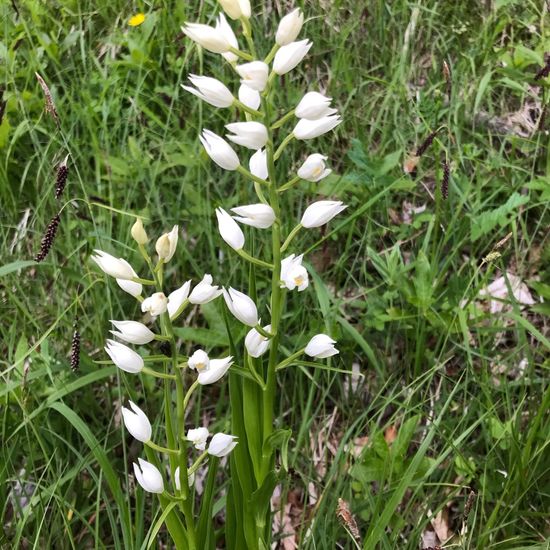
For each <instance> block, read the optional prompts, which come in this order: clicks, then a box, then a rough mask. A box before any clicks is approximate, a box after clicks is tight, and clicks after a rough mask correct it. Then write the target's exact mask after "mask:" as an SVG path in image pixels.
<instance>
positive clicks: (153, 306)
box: [141, 292, 168, 317]
mask: <svg viewBox="0 0 550 550" xmlns="http://www.w3.org/2000/svg"><path fill="white" fill-rule="evenodd" d="M167 307H168V298H167V297H166V296H165V295H164V294H163V293H162V292H155V293H154V294H151V296H149V298H145V300H143V302H141V311H143V313H149V314H150V315H151V317H158V316H159V315H161V314H162V313H164V312H165V311H166V309H167Z"/></svg>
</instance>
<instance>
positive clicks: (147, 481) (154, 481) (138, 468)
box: [134, 458, 164, 493]
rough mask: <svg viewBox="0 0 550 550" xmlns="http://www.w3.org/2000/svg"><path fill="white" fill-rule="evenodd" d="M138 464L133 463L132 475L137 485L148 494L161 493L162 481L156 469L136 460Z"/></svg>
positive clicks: (162, 489) (151, 465) (139, 459)
mask: <svg viewBox="0 0 550 550" xmlns="http://www.w3.org/2000/svg"><path fill="white" fill-rule="evenodd" d="M138 463H139V465H138V464H136V463H135V462H134V475H135V476H136V479H137V480H138V483H139V484H140V485H141V486H142V488H143V489H145V490H146V491H147V492H148V493H162V492H163V491H164V481H163V480H162V474H161V473H160V472H159V471H158V468H157V467H156V466H154V465H153V464H151V463H150V462H147V461H146V460H143V459H142V458H138Z"/></svg>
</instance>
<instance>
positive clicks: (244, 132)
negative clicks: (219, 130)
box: [225, 121, 268, 149]
mask: <svg viewBox="0 0 550 550" xmlns="http://www.w3.org/2000/svg"><path fill="white" fill-rule="evenodd" d="M225 127H226V128H227V129H228V130H229V131H230V132H231V134H227V136H226V137H227V139H229V140H230V141H232V142H233V143H236V144H237V145H242V146H243V147H247V148H248V149H261V148H262V147H263V146H264V145H265V144H266V143H267V138H268V135H267V128H266V127H265V126H264V125H263V124H262V123H261V122H255V121H249V122H232V123H231V124H226V125H225Z"/></svg>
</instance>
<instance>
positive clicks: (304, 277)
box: [281, 254, 309, 292]
mask: <svg viewBox="0 0 550 550" xmlns="http://www.w3.org/2000/svg"><path fill="white" fill-rule="evenodd" d="M303 258H304V255H303V254H300V255H299V256H295V255H294V254H291V255H290V256H287V257H286V258H285V259H284V260H282V261H281V282H282V284H281V288H285V287H286V288H287V289H288V290H294V289H295V288H297V289H298V292H302V290H305V289H306V288H307V287H308V285H309V277H308V272H307V270H306V268H305V267H304V266H303V265H302V260H303Z"/></svg>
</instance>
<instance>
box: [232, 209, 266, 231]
mask: <svg viewBox="0 0 550 550" xmlns="http://www.w3.org/2000/svg"><path fill="white" fill-rule="evenodd" d="M231 211H232V212H235V214H237V216H233V218H234V219H235V220H237V221H238V222H240V223H244V224H246V225H251V226H252V227H257V228H258V229H267V228H268V227H271V226H272V225H273V222H274V221H275V212H274V211H273V208H271V206H269V204H263V203H258V204H248V205H246V206H236V207H235V208H232V209H231Z"/></svg>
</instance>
